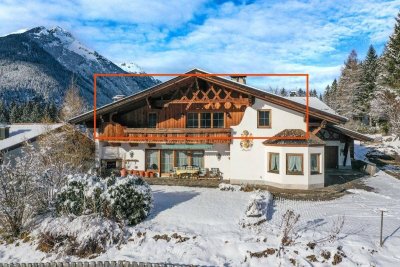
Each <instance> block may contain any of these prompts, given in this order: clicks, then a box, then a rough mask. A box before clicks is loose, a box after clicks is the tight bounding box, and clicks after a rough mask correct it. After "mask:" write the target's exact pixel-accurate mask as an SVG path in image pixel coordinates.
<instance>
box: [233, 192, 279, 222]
mask: <svg viewBox="0 0 400 267" xmlns="http://www.w3.org/2000/svg"><path fill="white" fill-rule="evenodd" d="M270 206H272V194H271V193H270V192H268V191H264V192H260V191H257V192H255V193H253V194H252V195H251V196H250V200H249V203H248V204H247V208H246V212H245V216H244V217H243V218H242V219H241V221H240V225H242V226H243V227H245V226H251V225H259V224H261V223H263V222H266V221H267V220H268V218H269V215H270V214H268V212H269V209H270Z"/></svg>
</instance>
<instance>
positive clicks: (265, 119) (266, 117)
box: [257, 110, 271, 128]
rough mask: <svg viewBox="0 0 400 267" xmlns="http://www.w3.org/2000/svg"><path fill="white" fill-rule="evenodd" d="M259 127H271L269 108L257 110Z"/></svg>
mask: <svg viewBox="0 0 400 267" xmlns="http://www.w3.org/2000/svg"><path fill="white" fill-rule="evenodd" d="M257 126H258V127H259V128H269V127H271V110H259V111H258V122H257Z"/></svg>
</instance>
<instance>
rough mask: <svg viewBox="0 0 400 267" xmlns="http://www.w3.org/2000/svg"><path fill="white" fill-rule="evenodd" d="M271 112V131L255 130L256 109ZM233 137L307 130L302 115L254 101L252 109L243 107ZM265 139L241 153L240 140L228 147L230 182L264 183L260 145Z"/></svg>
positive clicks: (266, 135)
mask: <svg viewBox="0 0 400 267" xmlns="http://www.w3.org/2000/svg"><path fill="white" fill-rule="evenodd" d="M259 109H271V126H272V127H271V128H257V110H259ZM232 129H233V136H237V137H240V136H241V134H242V132H243V131H244V130H247V131H249V132H250V133H251V134H253V136H254V137H272V136H274V135H275V134H277V133H278V132H280V131H282V130H285V129H302V130H304V131H306V123H305V122H304V117H303V114H301V113H298V112H294V111H292V110H289V109H287V108H284V107H281V106H277V105H274V104H270V103H267V102H265V101H262V100H259V99H256V100H255V103H254V105H253V106H252V107H248V108H246V111H245V113H244V116H243V119H242V121H241V122H240V124H239V125H237V126H234V127H232ZM265 140H266V139H261V140H260V139H259V140H254V141H253V147H252V148H251V149H250V150H248V151H244V150H242V149H241V148H240V139H234V140H233V142H232V144H231V175H230V178H231V179H239V180H263V179H264V178H265V167H266V151H265V146H264V145H263V144H262V142H263V141H265Z"/></svg>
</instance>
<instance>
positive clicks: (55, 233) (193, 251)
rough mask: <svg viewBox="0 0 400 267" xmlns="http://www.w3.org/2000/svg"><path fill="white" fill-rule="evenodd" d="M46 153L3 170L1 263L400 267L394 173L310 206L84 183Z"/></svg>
mask: <svg viewBox="0 0 400 267" xmlns="http://www.w3.org/2000/svg"><path fill="white" fill-rule="evenodd" d="M46 144H48V142H46ZM47 148H48V147H47V145H45V146H43V147H42V148H40V146H39V151H37V150H35V151H36V152H35V153H33V152H32V151H33V150H32V149H34V148H32V147H29V146H28V147H27V149H28V153H27V154H26V155H25V156H24V157H23V158H22V160H19V161H17V162H16V163H14V165H13V166H12V167H11V168H10V166H6V165H3V166H2V167H1V168H2V170H1V171H2V175H1V176H0V178H1V179H0V185H1V190H0V201H1V207H0V208H1V209H0V211H1V214H2V215H3V217H0V222H1V225H0V226H1V227H0V228H1V229H2V230H1V231H0V262H51V261H88V260H96V261H102V260H127V261H144V262H163V263H180V264H196V265H206V266H277V265H279V264H281V266H291V265H293V266H330V265H339V266H357V265H358V266H398V265H400V257H399V256H398V248H399V247H400V194H399V192H400V180H399V179H397V178H395V177H393V176H391V175H389V174H388V173H387V172H388V171H389V173H390V171H395V172H397V170H395V169H394V168H395V167H390V170H388V169H387V168H386V169H385V171H379V172H378V173H377V174H376V175H374V176H373V177H368V178H363V179H362V181H361V182H362V183H364V184H365V185H366V187H362V188H366V189H369V188H372V189H373V190H372V191H365V190H362V189H348V190H347V192H346V194H345V195H344V196H342V197H339V198H336V199H333V200H326V201H311V200H309V201H303V200H289V199H284V198H279V197H273V195H272V194H271V193H269V192H267V191H251V192H245V191H246V190H245V191H242V190H241V189H243V188H241V186H237V185H230V184H220V186H219V188H200V187H181V186H164V185H152V186H149V185H147V183H146V182H144V181H143V180H142V179H140V178H138V177H134V176H129V177H126V178H120V177H108V178H100V177H97V176H96V175H93V174H85V175H80V174H78V175H77V174H76V173H79V172H78V170H77V169H75V170H74V169H71V168H70V166H71V165H70V164H69V163H68V164H66V163H65V161H64V160H61V159H62V158H60V161H59V162H58V161H55V160H54V159H57V157H56V156H55V155H54V153H53V154H52V159H53V161H51V162H50V163H49V164H48V165H46V164H41V163H40V162H46V161H48V160H49V158H48V154H49V153H48V149H47ZM398 149H399V145H398V140H397V139H388V138H387V137H385V138H383V142H382V143H374V144H368V146H362V145H360V144H356V146H355V152H356V158H358V159H363V160H368V155H370V154H372V153H382V154H385V155H387V154H390V155H393V156H394V157H395V156H396V155H398V151H399V150H398ZM42 150H43V151H42ZM32 164H34V165H35V166H36V167H35V168H32ZM388 166H392V165H388ZM74 173H75V174H74ZM43 174H44V175H43ZM61 177H67V179H65V178H64V180H65V181H64V182H62V180H63V179H61ZM21 185H23V186H21ZM381 209H385V210H386V212H385V213H384V227H383V246H382V247H381V246H380V212H381V211H380V210H381ZM7 216H10V218H8V217H7ZM14 223H15V224H14Z"/></svg>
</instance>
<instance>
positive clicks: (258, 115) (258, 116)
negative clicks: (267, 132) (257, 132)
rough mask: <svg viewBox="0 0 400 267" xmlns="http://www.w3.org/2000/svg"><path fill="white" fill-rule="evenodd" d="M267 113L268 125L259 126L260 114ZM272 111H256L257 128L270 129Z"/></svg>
mask: <svg viewBox="0 0 400 267" xmlns="http://www.w3.org/2000/svg"><path fill="white" fill-rule="evenodd" d="M267 111H268V113H269V125H260V112H267ZM271 117H272V111H271V109H258V110H257V128H271V127H272V121H271Z"/></svg>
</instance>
